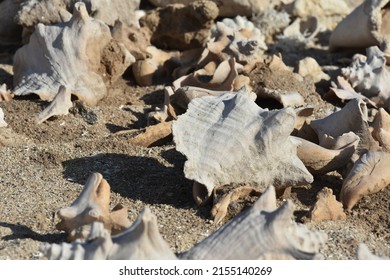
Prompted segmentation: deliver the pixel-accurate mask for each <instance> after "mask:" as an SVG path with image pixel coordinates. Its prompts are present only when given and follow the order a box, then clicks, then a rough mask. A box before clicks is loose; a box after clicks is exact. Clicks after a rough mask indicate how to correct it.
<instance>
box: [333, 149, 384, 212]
mask: <svg viewBox="0 0 390 280" xmlns="http://www.w3.org/2000/svg"><path fill="white" fill-rule="evenodd" d="M389 165H390V154H389V153H386V152H371V151H368V152H367V153H365V154H363V155H362V156H361V157H360V158H359V160H357V161H356V162H355V164H354V166H353V167H352V169H351V171H350V172H349V174H348V176H347V178H345V179H344V182H343V185H342V187H341V192H340V199H341V202H342V203H343V205H344V208H346V209H348V210H350V209H352V207H354V206H355V204H356V203H357V202H358V201H359V199H360V198H361V197H362V196H364V195H369V194H371V193H377V192H379V191H381V190H383V189H384V188H385V187H386V186H387V185H388V184H389V183H390V173H389V172H388V168H389Z"/></svg>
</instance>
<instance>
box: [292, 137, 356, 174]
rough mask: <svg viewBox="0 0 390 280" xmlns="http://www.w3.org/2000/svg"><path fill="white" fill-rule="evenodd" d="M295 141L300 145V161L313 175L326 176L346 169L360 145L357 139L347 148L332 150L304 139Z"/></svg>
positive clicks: (298, 152) (298, 149) (298, 153)
mask: <svg viewBox="0 0 390 280" xmlns="http://www.w3.org/2000/svg"><path fill="white" fill-rule="evenodd" d="M292 137H293V136H292ZM293 139H294V140H296V141H297V143H299V144H298V148H297V155H298V157H299V159H300V160H302V162H303V164H304V165H305V166H306V168H307V169H308V170H309V172H310V173H311V174H326V173H328V172H330V171H334V170H338V169H340V168H342V167H344V166H345V165H347V163H348V162H349V161H350V159H351V157H352V155H353V154H354V153H355V150H356V148H357V146H358V143H359V138H357V140H355V141H353V142H351V143H348V144H347V145H346V146H343V147H340V148H339V149H337V150H331V149H326V148H324V147H321V146H319V145H317V144H315V143H312V142H310V141H307V140H305V139H302V138H297V137H294V138H293Z"/></svg>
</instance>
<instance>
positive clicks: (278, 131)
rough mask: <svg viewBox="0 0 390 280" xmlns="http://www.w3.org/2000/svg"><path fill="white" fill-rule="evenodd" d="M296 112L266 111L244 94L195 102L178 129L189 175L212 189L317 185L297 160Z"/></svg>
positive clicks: (176, 125)
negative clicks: (237, 185)
mask: <svg viewBox="0 0 390 280" xmlns="http://www.w3.org/2000/svg"><path fill="white" fill-rule="evenodd" d="M294 123H295V113H294V110H293V109H291V108H288V109H284V110H275V111H267V110H264V109H262V108H260V107H258V106H257V105H256V103H255V102H254V101H253V100H251V99H250V98H249V97H247V96H245V95H244V94H241V93H240V92H233V93H229V92H228V93H225V94H222V95H220V96H217V97H214V96H207V97H202V98H197V99H194V100H193V101H192V102H191V103H190V104H189V108H188V110H187V112H186V113H185V114H183V115H181V116H179V117H178V119H177V121H174V123H173V136H174V141H175V143H176V149H177V150H178V151H179V152H181V153H183V154H184V155H186V157H187V159H188V160H187V161H186V163H185V165H184V174H185V176H186V177H187V178H189V179H192V180H195V181H196V182H198V183H200V186H201V185H204V186H205V188H206V189H205V190H204V191H201V192H200V193H203V194H204V196H203V197H200V198H198V199H196V200H197V202H198V203H202V202H203V201H206V200H207V199H208V198H209V197H210V195H211V193H212V191H213V189H214V188H215V187H218V186H222V185H225V184H231V183H249V184H251V183H253V184H254V185H258V186H259V187H260V188H264V186H266V185H268V184H275V185H276V187H277V188H279V189H283V188H286V187H288V186H291V185H301V184H307V183H310V182H312V180H313V177H312V176H311V175H310V173H309V172H308V171H307V169H306V168H305V167H304V165H303V163H302V162H301V161H300V160H299V158H298V157H297V155H296V144H295V143H294V142H293V141H292V140H291V138H290V133H291V132H292V130H293V129H294Z"/></svg>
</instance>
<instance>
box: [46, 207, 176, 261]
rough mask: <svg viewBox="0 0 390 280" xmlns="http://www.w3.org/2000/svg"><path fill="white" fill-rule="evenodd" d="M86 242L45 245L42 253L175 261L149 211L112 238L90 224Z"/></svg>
mask: <svg viewBox="0 0 390 280" xmlns="http://www.w3.org/2000/svg"><path fill="white" fill-rule="evenodd" d="M87 241H88V242H84V241H81V240H76V241H75V242H73V243H71V244H69V243H62V244H46V245H45V246H44V247H43V248H41V251H42V252H43V253H44V254H45V255H46V257H47V258H48V259H51V260H54V259H57V260H151V259H160V260H162V259H176V256H175V254H174V253H173V252H172V250H171V249H170V248H169V245H168V244H167V243H166V241H165V240H164V239H163V238H162V236H161V234H160V233H159V230H158V225H157V219H156V216H155V215H153V214H152V213H151V211H150V210H149V209H148V208H145V209H144V210H143V211H142V212H141V213H140V215H139V216H138V218H137V220H136V221H135V222H134V223H133V224H132V225H131V226H130V227H129V228H127V229H126V230H125V231H123V232H122V233H120V234H117V235H115V236H111V234H110V232H109V231H107V230H106V229H105V228H104V226H103V224H102V223H99V222H93V223H92V228H91V232H90V235H89V237H88V239H87Z"/></svg>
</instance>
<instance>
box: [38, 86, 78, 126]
mask: <svg viewBox="0 0 390 280" xmlns="http://www.w3.org/2000/svg"><path fill="white" fill-rule="evenodd" d="M72 106H73V103H72V100H71V92H70V90H69V89H68V88H66V87H64V86H60V88H59V90H58V93H57V94H56V96H55V97H54V99H53V100H52V101H51V102H50V104H49V106H47V107H46V108H45V110H43V111H42V112H40V113H39V115H38V116H37V122H38V123H43V122H44V121H46V120H47V119H49V118H51V117H52V116H58V115H67V114H68V113H69V109H70V108H72Z"/></svg>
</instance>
